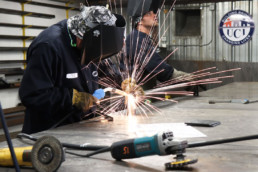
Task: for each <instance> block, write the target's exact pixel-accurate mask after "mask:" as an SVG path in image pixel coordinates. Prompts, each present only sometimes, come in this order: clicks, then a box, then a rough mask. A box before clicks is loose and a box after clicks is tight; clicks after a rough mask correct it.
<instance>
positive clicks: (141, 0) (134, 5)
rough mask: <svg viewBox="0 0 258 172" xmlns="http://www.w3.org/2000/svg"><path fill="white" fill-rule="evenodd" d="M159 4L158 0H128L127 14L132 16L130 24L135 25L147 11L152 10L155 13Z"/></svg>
mask: <svg viewBox="0 0 258 172" xmlns="http://www.w3.org/2000/svg"><path fill="white" fill-rule="evenodd" d="M160 6H161V1H160V0H129V1H128V4H127V15H128V16H129V17H132V25H133V27H135V25H136V24H137V23H138V22H139V21H140V20H141V17H142V16H144V15H145V14H146V13H147V12H149V11H153V12H154V13H155V14H156V13H157V11H158V9H159V8H160Z"/></svg>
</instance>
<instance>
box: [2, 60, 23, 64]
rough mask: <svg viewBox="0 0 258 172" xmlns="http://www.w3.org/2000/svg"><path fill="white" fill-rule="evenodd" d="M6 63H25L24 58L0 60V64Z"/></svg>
mask: <svg viewBox="0 0 258 172" xmlns="http://www.w3.org/2000/svg"><path fill="white" fill-rule="evenodd" d="M6 63H26V60H0V64H6Z"/></svg>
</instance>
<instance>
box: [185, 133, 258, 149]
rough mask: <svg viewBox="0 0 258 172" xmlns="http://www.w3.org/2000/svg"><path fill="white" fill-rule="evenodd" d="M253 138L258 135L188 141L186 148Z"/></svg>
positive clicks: (257, 137)
mask: <svg viewBox="0 0 258 172" xmlns="http://www.w3.org/2000/svg"><path fill="white" fill-rule="evenodd" d="M254 139H258V135H250V136H243V137H235V138H228V139H221V140H212V141H207V142H198V143H190V144H188V148H195V147H202V146H210V145H218V144H223V143H230V142H239V141H245V140H254Z"/></svg>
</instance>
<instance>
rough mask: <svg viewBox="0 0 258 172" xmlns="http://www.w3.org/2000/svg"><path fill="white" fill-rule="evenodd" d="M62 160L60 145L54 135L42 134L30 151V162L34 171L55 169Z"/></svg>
mask: <svg viewBox="0 0 258 172" xmlns="http://www.w3.org/2000/svg"><path fill="white" fill-rule="evenodd" d="M63 161H64V152H63V149H62V145H61V143H60V142H59V141H58V140H57V139H56V138H55V137H53V136H43V137H41V138H39V139H38V140H37V142H36V143H35V144H34V146H33V148H32V151H31V162H32V166H33V167H34V168H35V170H36V171H38V172H54V171H57V169H58V168H59V167H60V165H61V163H62V162H63Z"/></svg>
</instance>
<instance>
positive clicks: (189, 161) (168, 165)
mask: <svg viewBox="0 0 258 172" xmlns="http://www.w3.org/2000/svg"><path fill="white" fill-rule="evenodd" d="M197 161H198V159H184V160H180V161H173V162H168V163H166V164H165V167H166V169H176V168H182V167H184V166H186V165H188V164H194V163H196V162H197Z"/></svg>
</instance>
